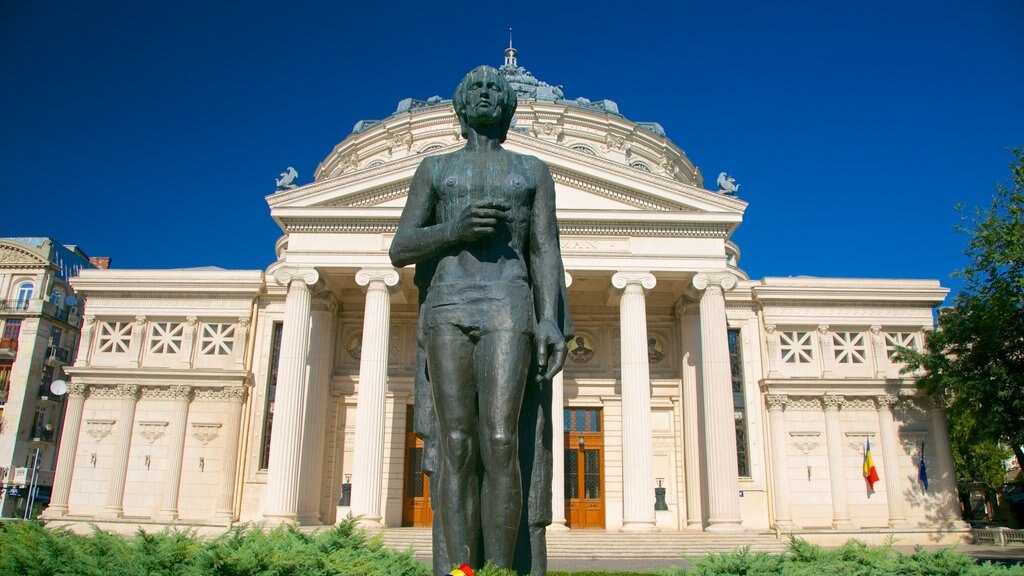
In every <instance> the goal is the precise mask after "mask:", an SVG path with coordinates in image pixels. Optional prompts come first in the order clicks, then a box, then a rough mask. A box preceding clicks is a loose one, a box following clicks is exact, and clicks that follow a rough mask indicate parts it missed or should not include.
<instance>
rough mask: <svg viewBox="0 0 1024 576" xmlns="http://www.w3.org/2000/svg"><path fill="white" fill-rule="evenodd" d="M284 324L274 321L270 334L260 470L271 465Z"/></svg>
mask: <svg viewBox="0 0 1024 576" xmlns="http://www.w3.org/2000/svg"><path fill="white" fill-rule="evenodd" d="M283 326H284V325H283V324H282V323H280V322H274V327H273V329H272V330H271V336H270V366H269V367H268V370H267V373H268V374H267V403H266V405H265V406H264V411H263V414H264V416H263V444H262V446H261V450H260V470H266V469H267V468H269V467H270V430H271V428H272V425H273V423H274V396H275V395H276V392H277V367H278V364H280V363H281V332H282V331H283V330H282V328H283Z"/></svg>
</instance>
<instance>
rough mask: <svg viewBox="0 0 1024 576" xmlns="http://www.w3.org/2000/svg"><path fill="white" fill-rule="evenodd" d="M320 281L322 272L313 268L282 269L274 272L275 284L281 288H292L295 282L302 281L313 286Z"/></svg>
mask: <svg viewBox="0 0 1024 576" xmlns="http://www.w3.org/2000/svg"><path fill="white" fill-rule="evenodd" d="M319 280H320V272H318V271H317V270H315V269H313V268H281V269H280V270H278V271H277V272H274V282H277V283H278V285H280V286H290V285H291V283H292V282H293V281H301V282H303V283H305V284H306V286H312V285H314V284H316V283H317V282H318V281H319Z"/></svg>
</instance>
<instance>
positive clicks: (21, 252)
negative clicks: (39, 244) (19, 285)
mask: <svg viewBox="0 0 1024 576" xmlns="http://www.w3.org/2000/svg"><path fill="white" fill-rule="evenodd" d="M25 264H28V265H32V266H38V265H40V264H46V260H44V259H43V258H41V257H39V256H38V255H37V254H33V253H32V252H30V251H28V250H25V249H24V248H20V247H18V246H13V245H11V244H0V265H25Z"/></svg>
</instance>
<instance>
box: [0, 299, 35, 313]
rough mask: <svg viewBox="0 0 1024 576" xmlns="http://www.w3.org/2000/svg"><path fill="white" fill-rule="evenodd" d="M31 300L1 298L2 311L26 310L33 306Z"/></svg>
mask: <svg viewBox="0 0 1024 576" xmlns="http://www.w3.org/2000/svg"><path fill="white" fill-rule="evenodd" d="M31 305H32V301H31V300H12V299H4V300H0V312H18V311H22V312H26V311H28V309H29V308H31V307H32V306H31Z"/></svg>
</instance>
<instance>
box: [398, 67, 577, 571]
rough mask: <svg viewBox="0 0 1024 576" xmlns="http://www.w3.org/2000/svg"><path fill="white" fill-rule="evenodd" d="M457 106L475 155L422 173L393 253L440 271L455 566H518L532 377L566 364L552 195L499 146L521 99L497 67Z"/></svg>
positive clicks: (437, 344)
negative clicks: (523, 425) (526, 404)
mask: <svg viewBox="0 0 1024 576" xmlns="http://www.w3.org/2000/svg"><path fill="white" fill-rule="evenodd" d="M454 104H455V111H456V114H457V115H458V117H459V122H460V124H461V126H462V133H463V136H464V137H465V138H466V146H465V147H464V148H463V149H461V150H458V151H456V152H452V153H450V154H445V155H442V156H436V157H431V158H427V159H425V160H424V161H423V162H422V163H421V164H420V166H419V168H418V169H417V171H416V174H415V175H414V176H413V180H412V184H411V186H410V189H409V196H408V199H407V202H406V205H405V209H404V211H403V212H402V217H401V219H400V221H399V225H398V231H397V233H396V234H395V238H394V241H393V242H392V245H391V252H390V255H391V261H392V263H393V264H394V265H395V266H399V267H401V266H405V265H408V264H413V263H420V262H429V264H430V266H432V267H434V271H433V275H432V277H431V279H430V283H429V288H428V290H427V295H426V297H425V299H424V301H423V303H422V309H421V316H422V318H421V322H422V329H421V337H422V339H423V341H422V344H423V347H424V349H425V351H426V357H427V370H428V372H429V381H430V388H431V395H432V397H433V404H434V412H435V414H436V417H437V422H438V436H439V440H440V448H441V451H440V452H441V454H440V466H439V468H440V470H439V471H438V474H437V479H436V482H438V483H439V485H438V490H437V495H438V498H439V500H440V502H437V503H435V506H434V508H435V511H436V513H437V514H439V515H440V523H441V527H442V528H443V530H444V537H445V541H446V544H447V552H448V562H449V563H451V564H452V565H459V564H461V563H467V564H469V565H470V566H474V567H478V566H483V564H484V563H485V562H487V561H490V562H493V563H494V564H495V565H497V566H500V567H511V566H512V562H513V556H514V553H515V548H516V535H517V531H518V529H519V525H520V515H521V514H522V501H523V494H522V478H521V475H520V468H519V458H518V437H517V434H518V426H519V416H520V410H521V407H522V403H523V396H524V391H525V390H526V386H527V376H528V374H529V373H530V368H531V363H535V365H536V366H537V371H536V373H537V379H538V381H540V382H550V380H551V378H552V377H553V376H554V375H555V374H556V373H557V372H558V371H559V370H561V368H562V365H563V364H564V362H565V355H566V345H565V339H564V336H563V334H562V332H561V330H560V329H559V315H560V314H561V313H562V310H561V309H560V305H561V304H562V303H561V302H560V298H561V290H562V288H561V286H562V282H563V272H562V264H561V253H560V250H559V246H558V229H557V224H556V221H555V189H554V182H553V181H552V179H551V174H550V172H549V171H548V168H547V166H546V165H545V164H544V163H543V162H541V161H540V160H538V159H537V158H534V157H532V156H523V155H520V154H515V153H512V152H509V151H507V150H505V149H504V148H502V147H501V143H502V142H503V141H504V140H505V136H506V134H507V132H508V129H509V125H510V123H511V120H512V115H513V114H514V112H515V106H516V96H515V92H514V91H513V90H512V88H511V87H510V86H509V85H508V83H507V82H506V81H505V79H504V78H503V77H502V76H501V75H500V74H499V73H498V72H497V71H496V70H494V69H493V68H490V67H486V66H481V67H479V68H476V69H475V70H473V71H471V72H470V73H469V74H467V75H466V77H465V78H463V80H462V82H460V83H459V86H458V87H457V88H456V91H455V97H454ZM432 480H434V479H433V478H432Z"/></svg>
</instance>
